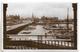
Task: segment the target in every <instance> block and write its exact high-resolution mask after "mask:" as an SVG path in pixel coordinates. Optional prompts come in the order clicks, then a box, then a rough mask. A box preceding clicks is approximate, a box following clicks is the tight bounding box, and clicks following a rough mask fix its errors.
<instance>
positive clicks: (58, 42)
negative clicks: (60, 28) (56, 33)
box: [8, 35, 74, 49]
mask: <svg viewBox="0 0 80 52" xmlns="http://www.w3.org/2000/svg"><path fill="white" fill-rule="evenodd" d="M14 36H15V37H16V36H18V37H19V39H13V40H12V38H11V37H10V35H9V38H11V41H14V42H15V41H16V42H18V41H22V42H23V41H24V42H23V43H22V44H23V45H22V46H20V45H18V43H17V46H15V45H13V46H12V47H15V48H23V49H26V48H31V49H33V48H35V47H25V46H24V43H29V44H35V45H36V46H37V47H39V46H40V47H41V48H43V47H45V46H44V45H48V46H47V47H48V48H50V47H51V48H52V47H57V48H66V47H67V48H72V47H74V42H73V41H72V40H71V39H51V40H50V39H47V37H45V35H24V36H25V37H29V36H33V37H35V36H36V37H37V39H25V38H24V39H21V38H20V36H21V37H23V35H14ZM48 37H52V36H51V35H48ZM27 41H32V42H27ZM8 47H11V46H8ZM35 49H37V48H35Z"/></svg>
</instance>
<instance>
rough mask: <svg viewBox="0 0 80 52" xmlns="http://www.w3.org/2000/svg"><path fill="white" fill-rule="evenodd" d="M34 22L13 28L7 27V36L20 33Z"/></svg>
mask: <svg viewBox="0 0 80 52" xmlns="http://www.w3.org/2000/svg"><path fill="white" fill-rule="evenodd" d="M32 23H33V22H26V23H21V24H17V25H13V26H7V28H6V33H7V34H17V33H19V32H20V31H21V30H22V29H24V28H25V27H26V26H28V25H31V24H32Z"/></svg>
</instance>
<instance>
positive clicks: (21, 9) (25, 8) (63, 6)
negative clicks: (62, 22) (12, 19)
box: [7, 2, 73, 18]
mask: <svg viewBox="0 0 80 52" xmlns="http://www.w3.org/2000/svg"><path fill="white" fill-rule="evenodd" d="M68 9H69V17H71V18H72V17H73V9H72V4H71V3H52V2H51V3H50V2H40V3H39V2H38V3H37V2H36V3H8V8H7V15H20V16H21V17H31V16H32V14H33V15H34V16H37V17H41V16H51V17H59V18H66V16H67V11H68Z"/></svg>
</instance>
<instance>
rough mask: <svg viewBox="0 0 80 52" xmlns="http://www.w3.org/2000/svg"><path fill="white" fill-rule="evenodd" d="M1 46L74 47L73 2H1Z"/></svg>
mask: <svg viewBox="0 0 80 52" xmlns="http://www.w3.org/2000/svg"><path fill="white" fill-rule="evenodd" d="M3 23H4V24H3V26H4V29H3V31H4V32H3V33H4V35H3V48H4V49H77V3H52V2H51V3H50V2H40V3H37V2H36V3H7V4H3Z"/></svg>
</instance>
